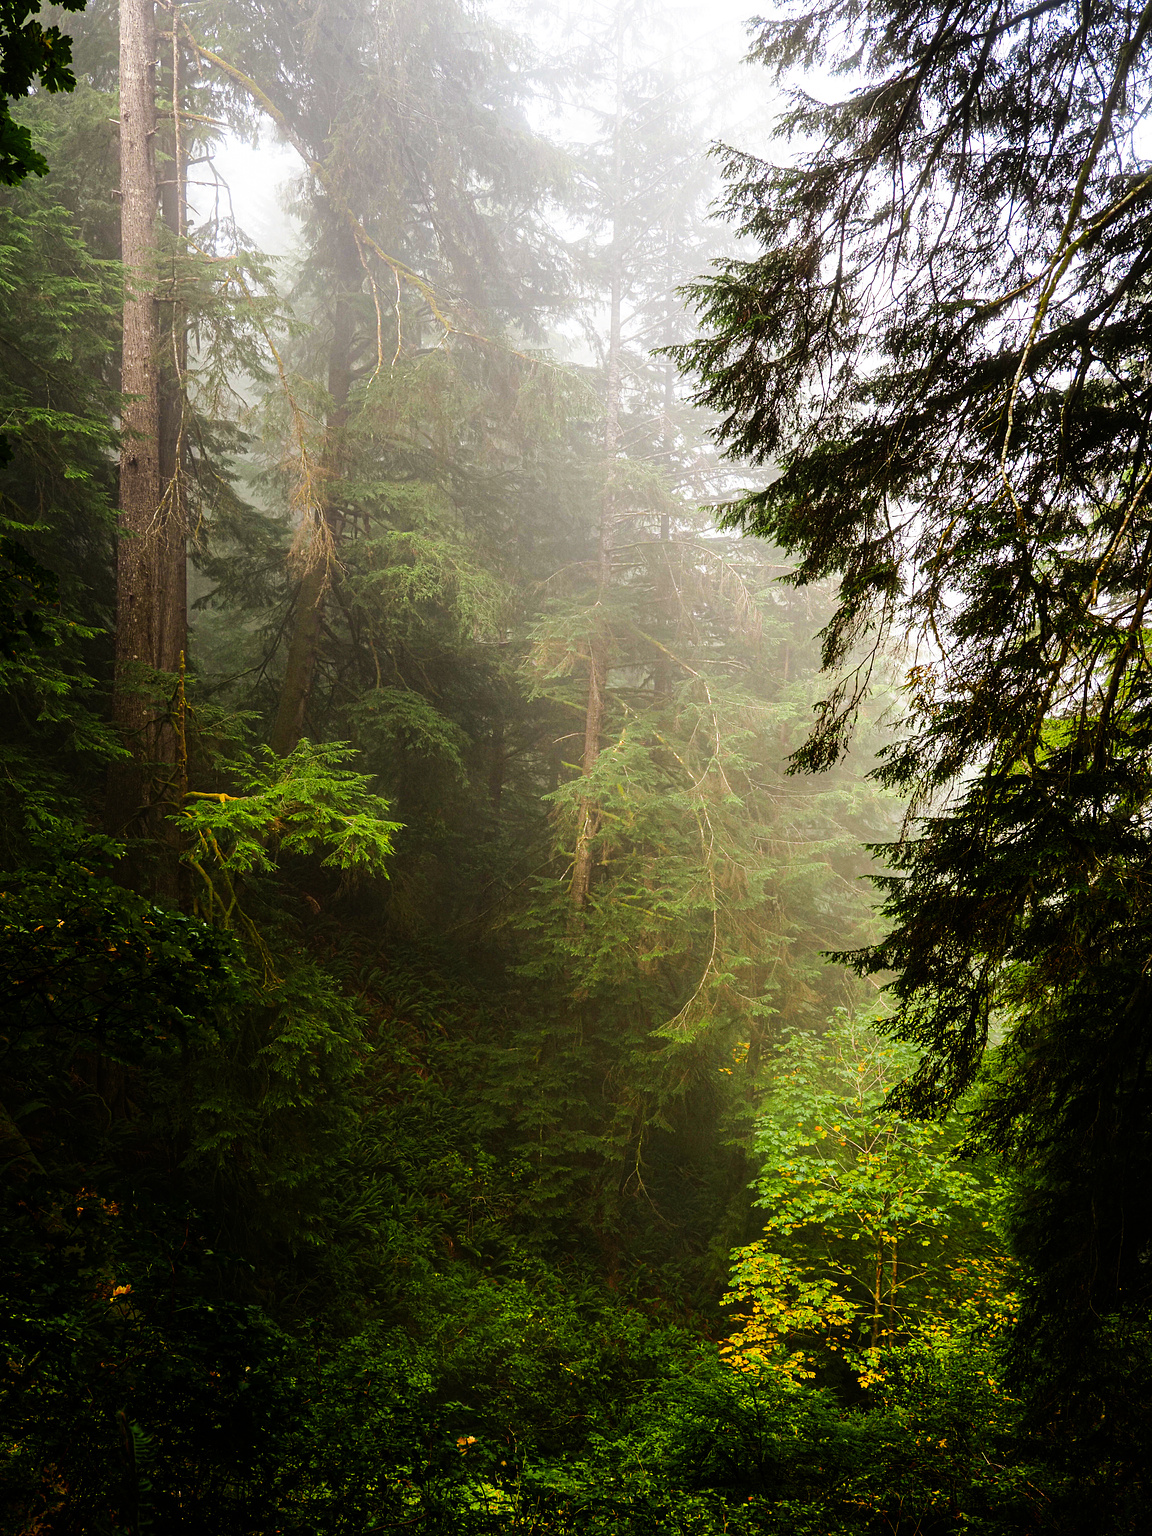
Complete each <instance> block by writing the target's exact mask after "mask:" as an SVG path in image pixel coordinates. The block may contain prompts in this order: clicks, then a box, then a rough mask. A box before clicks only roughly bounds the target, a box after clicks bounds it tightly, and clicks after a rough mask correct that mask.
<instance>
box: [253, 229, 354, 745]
mask: <svg viewBox="0 0 1152 1536" xmlns="http://www.w3.org/2000/svg"><path fill="white" fill-rule="evenodd" d="M337 239H338V240H339V241H340V245H339V253H340V254H339V260H338V263H337V269H336V270H337V280H336V282H337V292H336V297H335V302H334V304H333V312H332V340H331V344H330V347H329V352H328V394H329V397H330V399H331V405H330V408H329V411H328V418H327V421H326V422H325V434H324V436H325V442H324V453H323V455H322V457H321V474H322V477H323V493H322V494H323V499H322V503H321V511H322V516H323V518H324V522H325V524H326V532H327V536H328V537H327V548H326V549H325V551H324V552H322V553H319V554H317V555H316V556H315V557H313V558H311V559H310V560H309V563H308V564H307V566H306V568H305V570H304V574H303V576H302V577H301V578H300V587H299V590H298V591H297V594H296V613H295V623H294V625H293V629H292V639H291V641H290V642H289V645H288V660H287V663H286V664H285V668H284V682H283V684H282V686H281V689H280V702H279V705H278V707H277V710H276V719H275V722H274V723H273V726H272V734H271V737H270V739H269V744H270V746H271V747H272V750H273V751H274V752H276V753H277V754H278V755H279V756H281V757H287V755H288V753H289V752H291V751H292V749H293V747H295V745H296V743H297V742H298V741H299V740H300V737H301V736H302V735H303V733H304V721H305V717H306V715H307V713H308V704H309V701H310V699H311V697H312V682H313V679H314V677H315V675H316V660H317V657H318V656H319V654H320V637H321V634H322V633H323V629H324V609H325V605H326V603H327V598H328V589H329V587H330V586H331V584H332V581H333V578H334V574H335V573H334V570H333V558H332V553H330V552H333V553H334V552H335V551H337V550H338V549H339V544H340V536H341V534H342V532H343V522H344V520H343V516H342V515H341V513H340V511H339V509H338V508H337V507H336V506H335V505H334V503H333V500H332V497H331V496H330V494H329V490H328V487H329V486H331V484H332V483H333V481H334V480H335V478H336V476H337V475H338V473H339V470H340V467H341V458H342V449H343V442H342V439H343V436H344V432H345V429H346V428H347V425H348V397H349V395H350V393H351V390H352V351H353V344H354V341H355V330H356V315H355V308H354V294H355V293H356V292H357V291H358V290H359V287H360V284H359V281H357V279H358V278H359V276H360V272H361V268H360V257H359V254H358V252H357V250H356V244H355V241H354V240H353V238H352V236H351V234H350V233H348V232H347V231H346V230H344V229H343V228H340V229H339V231H338V234H337Z"/></svg>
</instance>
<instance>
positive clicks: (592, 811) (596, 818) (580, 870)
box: [570, 6, 624, 912]
mask: <svg viewBox="0 0 1152 1536" xmlns="http://www.w3.org/2000/svg"><path fill="white" fill-rule="evenodd" d="M623 129H624V7H623V6H620V7H619V8H618V10H617V14H616V117H615V122H614V124H613V131H612V202H613V208H612V246H611V277H610V284H611V287H610V292H609V305H610V309H609V322H608V398H607V402H606V409H605V416H604V459H605V483H604V495H603V498H602V499H601V503H600V529H599V537H598V539H597V549H596V584H597V596H596V609H600V608H602V607H603V604H604V599H605V596H606V595H607V590H608V587H609V586H610V585H611V582H612V542H613V537H614V533H615V525H616V462H615V461H616V454H617V451H618V449H619V446H620V319H621V317H620V305H621V302H622V298H623V287H624V262H623V251H622V248H621V236H622V230H621V228H620V225H621V217H620V215H621V206H620V205H621V182H622V166H621V154H620V152H621V143H622V135H623ZM608 644H609V636H608V627H607V624H606V622H605V618H604V615H603V614H602V613H599V612H595V611H594V612H593V615H592V629H591V634H590V635H589V639H588V703H587V708H586V710H585V714H584V753H583V757H582V760H581V764H580V767H581V772H582V773H583V775H584V777H585V778H589V777H590V776H591V774H592V772H593V770H594V768H595V767H596V763H597V761H598V759H599V757H600V739H601V737H602V735H603V733H604V713H605V705H606V702H607V698H606V695H607V688H608ZM599 825H600V813H599V808H598V807H597V805H596V802H595V801H594V800H593V799H592V797H591V796H590V795H585V796H582V797H581V800H580V806H579V811H578V813H577V824H576V851H575V854H574V856H573V860H572V885H571V888H570V895H571V899H572V906H573V908H574V909H575V910H576V911H577V912H578V911H580V910H581V909H582V908H583V906H584V905H585V903H586V902H587V900H588V892H589V891H590V890H591V888H592V841H593V839H594V838H595V836H596V832H597V830H598V828H599Z"/></svg>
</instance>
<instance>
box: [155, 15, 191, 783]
mask: <svg viewBox="0 0 1152 1536" xmlns="http://www.w3.org/2000/svg"><path fill="white" fill-rule="evenodd" d="M178 15H179V7H178V6H176V7H174V12H173V29H172V30H173V36H172V39H171V59H170V63H169V67H168V71H167V73H168V76H169V80H170V83H171V91H170V94H171V99H172V123H171V128H170V130H169V132H168V133H166V135H165V138H166V140H167V143H166V146H165V147H166V149H167V150H168V154H169V165H168V167H167V174H166V175H165V176H164V177H163V178H162V180H161V183H160V212H161V216H162V218H163V221H164V224H165V226H166V228H167V229H168V231H169V232H170V234H171V236H172V242H173V246H174V248H175V254H176V256H177V257H179V256H182V255H183V254H184V244H183V239H184V227H185V216H186V210H187V180H188V148H187V144H186V142H185V135H184V125H183V122H182V119H181V115H180V114H181V95H182V85H181V57H180V44H179V38H178V35H177V34H178V24H177V17H178ZM157 318H158V336H157V341H158V343H159V351H160V370H159V381H160V382H159V388H160V399H159V430H160V487H161V495H162V498H163V508H164V517H163V519H162V522H161V526H160V530H159V539H158V545H157V588H158V592H159V623H158V635H157V641H158V645H157V666H158V667H159V668H160V670H161V671H162V672H177V673H178V672H179V671H180V658H181V657H182V656H183V655H184V653H185V651H186V650H187V648H188V508H187V497H186V494H185V484H184V468H185V466H184V462H183V460H184V432H183V428H184V374H185V372H186V370H187V367H188V328H187V324H186V321H185V315H184V306H183V305H182V304H181V303H180V300H179V298H178V296H177V295H176V294H175V293H174V294H173V295H172V298H171V300H170V301H169V302H166V303H163V304H161V305H160V306H159V314H158V317H157ZM165 735H166V736H167V737H168V738H169V739H168V740H167V741H166V742H165V743H164V746H165V748H166V749H167V750H165V752H164V753H163V756H164V759H165V761H168V760H169V757H170V755H171V754H172V751H173V749H174V747H175V743H174V740H173V739H172V736H173V733H171V732H166V733H165Z"/></svg>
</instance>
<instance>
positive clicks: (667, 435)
mask: <svg viewBox="0 0 1152 1536" xmlns="http://www.w3.org/2000/svg"><path fill="white" fill-rule="evenodd" d="M674 340H675V333H674V332H673V331H672V329H671V326H669V327H668V329H667V330H666V332H665V337H664V342H665V345H667V346H670V345H671V344H672V342H673V341H674ZM675 401H676V370H675V368H674V367H673V366H672V364H671V363H668V364H667V365H666V366H665V369H664V421H663V424H662V426H661V431H660V439H661V442H660V446H661V457H662V459H663V461H664V467H665V469H666V470H667V472H668V474H669V476H670V475H671V472H672V450H673V448H674V446H675V440H676V439H675V433H674V431H673V428H672V407H673V405H674V404H675ZM671 541H672V519H671V517H670V516H669V515H668V513H667V512H665V513H663V514H662V515H661V518H660V551H659V555H658V557H657V570H656V606H657V613H658V614H659V616H660V618H661V619H662V620H663V621H664V636H665V643H670V642H671V640H672V637H673V635H674V634H675V631H676V592H675V587H674V584H673V581H672V551H671V549H670V548H669V545H670V543H671ZM652 692H653V694H654V695H655V697H656V698H657V699H666V698H667V697H668V695H669V694H670V693H671V692H672V658H671V656H669V655H668V653H667V651H659V652H658V653H657V656H656V660H655V663H654V664H653V668H652Z"/></svg>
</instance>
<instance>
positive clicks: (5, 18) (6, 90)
mask: <svg viewBox="0 0 1152 1536" xmlns="http://www.w3.org/2000/svg"><path fill="white" fill-rule="evenodd" d="M85 3H86V0H59V4H60V9H61V10H63V11H82V10H83V9H84V6H85ZM39 9H40V3H39V0H2V3H0V185H2V186H13V185H14V184H15V183H16V182H18V181H23V179H24V177H25V176H27V175H28V173H29V171H33V172H35V174H36V175H37V176H43V175H44V173H45V172H46V171H47V169H48V162H47V160H45V158H44V156H43V155H42V154H40V153H39V151H37V150H36V149H34V148H33V145H32V136H31V134H30V133H29V131H28V129H27V127H25V126H24V125H23V124H21V123H17V122H14V121H13V119H12V114H11V111H10V109H9V106H8V102H9V100H10V99H13V98H19V97H21V96H25V95H27V93H28V91H29V89H30V88H32V87H34V86H37V85H39V86H41V87H42V88H43V89H44V90H46V91H70V90H72V89H73V87H74V86H75V84H76V76H75V75H74V74H73V73H72V46H71V42H70V40H69V39H68V38H67V37H65V36H64V34H63V33H62V32H61V31H60V28H59V27H56V26H51V27H47V28H45V27H43V26H41V24H40V22H39V21H37V20H36V19H35V17H34V14H33V13H34V12H36V11H38V10H39Z"/></svg>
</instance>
